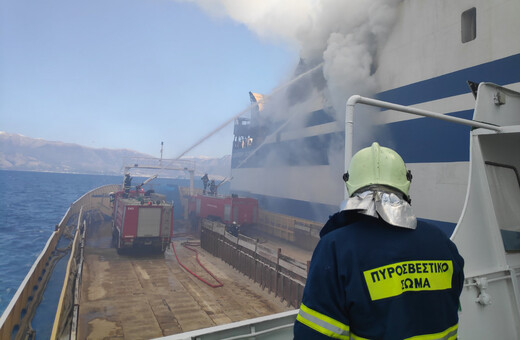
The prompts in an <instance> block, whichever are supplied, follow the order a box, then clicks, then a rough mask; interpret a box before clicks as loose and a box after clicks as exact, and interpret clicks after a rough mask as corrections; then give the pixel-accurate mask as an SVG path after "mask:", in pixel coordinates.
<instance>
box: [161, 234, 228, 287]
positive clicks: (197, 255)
mask: <svg viewBox="0 0 520 340" xmlns="http://www.w3.org/2000/svg"><path fill="white" fill-rule="evenodd" d="M171 244H172V248H173V253H174V254H175V258H176V259H177V262H179V264H180V265H181V267H182V268H184V269H186V270H187V271H188V272H189V273H190V274H191V275H193V276H195V277H196V278H197V279H199V280H200V281H202V282H204V283H205V284H207V285H208V286H210V287H211V288H219V287H223V286H224V284H223V283H222V282H220V281H219V279H217V278H216V276H215V275H213V273H211V272H210V271H209V270H208V269H207V268H206V267H204V265H203V264H202V263H201V262H200V260H199V252H198V251H197V250H195V249H193V248H190V247H189V246H195V245H198V244H194V243H193V242H184V243H182V246H183V247H184V248H186V249H188V250H191V251H192V252H194V253H195V258H196V259H197V262H198V263H199V265H200V266H201V267H202V269H204V270H205V271H206V273H208V274H209V275H210V276H211V277H212V278H214V279H215V281H217V282H218V283H219V284H218V285H214V284H211V283H209V282H208V281H206V280H204V279H203V278H201V277H200V276H198V275H197V274H195V273H194V272H192V271H191V270H189V269H188V267H186V266H185V265H183V264H182V263H181V261H180V260H179V257H178V256H177V251H176V250H175V244H174V243H173V242H172V243H171Z"/></svg>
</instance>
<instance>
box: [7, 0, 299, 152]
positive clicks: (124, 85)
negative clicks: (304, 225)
mask: <svg viewBox="0 0 520 340" xmlns="http://www.w3.org/2000/svg"><path fill="white" fill-rule="evenodd" d="M203 2H204V1H203ZM203 7H204V6H203V5H200V4H197V3H194V2H191V1H173V0H172V1H168V0H110V1H106V0H103V1H101V0H89V1H68V0H67V1H65V0H49V1H36V0H3V1H2V2H0V131H4V132H8V133H17V134H21V135H24V136H28V137H32V138H42V139H46V140H52V141H61V142H67V143H76V144H80V145H84V146H88V147H94V148H110V149H131V150H135V151H139V152H143V153H146V154H149V155H151V156H155V157H159V155H160V148H161V145H160V144H161V142H164V155H163V157H164V158H176V157H177V156H179V155H180V154H181V153H183V152H184V151H185V150H187V149H188V148H190V147H191V146H193V144H194V143H196V142H197V141H198V140H200V138H202V137H203V136H205V135H207V134H208V133H210V132H211V131H213V130H214V129H215V128H216V127H217V126H219V125H221V124H222V123H223V122H225V121H226V120H228V119H229V118H231V117H233V116H234V115H236V114H237V113H239V112H240V111H242V110H244V109H247V108H248V107H249V106H250V101H249V95H248V92H249V91H253V92H258V93H269V92H270V91H272V90H273V89H274V88H275V87H277V86H278V85H279V84H280V83H282V82H284V81H286V80H287V79H288V78H289V77H290V76H291V74H292V72H293V70H294V68H295V67H296V65H297V63H298V60H299V48H298V46H297V44H292V43H290V42H289V41H288V40H287V39H283V37H282V38H280V37H277V36H275V35H272V36H271V37H267V36H265V35H264V36H262V34H258V32H253V31H252V30H251V29H250V28H249V27H248V26H247V25H246V24H244V23H242V22H240V21H237V20H234V19H233V18H232V17H231V16H229V15H225V13H224V14H222V13H220V14H219V13H218V11H217V12H215V11H213V10H208V9H207V8H206V9H203ZM246 10H247V8H246ZM232 140H233V124H228V125H227V126H226V128H224V129H223V130H221V131H220V132H218V133H216V134H215V135H214V136H212V137H211V138H209V139H208V140H207V141H205V142H204V143H202V144H200V145H199V146H197V147H196V148H194V149H193V150H192V151H190V152H189V153H188V154H187V156H190V155H191V156H201V155H204V156H209V157H221V156H224V155H229V154H231V146H232Z"/></svg>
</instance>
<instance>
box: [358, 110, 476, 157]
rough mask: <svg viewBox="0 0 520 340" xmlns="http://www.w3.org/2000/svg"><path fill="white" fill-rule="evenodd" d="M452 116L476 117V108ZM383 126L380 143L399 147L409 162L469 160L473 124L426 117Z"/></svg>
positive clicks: (396, 148) (394, 147)
mask: <svg viewBox="0 0 520 340" xmlns="http://www.w3.org/2000/svg"><path fill="white" fill-rule="evenodd" d="M449 116H453V117H459V118H465V119H472V118H473V110H467V111H460V112H456V113H453V114H449ZM380 129H381V131H380V132H381V133H380V134H379V137H378V141H379V144H381V145H383V146H386V147H389V148H392V149H395V150H397V152H399V154H400V155H401V157H403V159H404V161H405V162H406V163H435V162H465V161H469V140H470V129H471V128H470V127H469V126H466V125H460V124H454V123H450V122H446V121H442V120H438V119H432V118H426V117H425V118H418V119H412V120H406V121H400V122H395V123H390V124H387V125H385V126H381V127H380ZM354 133H355V132H354ZM366 146H368V145H366Z"/></svg>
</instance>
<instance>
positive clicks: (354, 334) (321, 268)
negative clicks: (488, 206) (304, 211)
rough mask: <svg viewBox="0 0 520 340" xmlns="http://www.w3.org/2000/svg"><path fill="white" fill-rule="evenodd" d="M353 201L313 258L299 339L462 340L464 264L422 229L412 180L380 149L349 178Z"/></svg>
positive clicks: (368, 153) (361, 156) (443, 240)
mask: <svg viewBox="0 0 520 340" xmlns="http://www.w3.org/2000/svg"><path fill="white" fill-rule="evenodd" d="M343 179H344V181H345V184H346V186H347V190H348V193H349V196H350V198H349V199H348V200H347V201H346V202H344V203H343V204H342V207H341V208H342V209H341V211H340V212H338V213H336V214H334V215H333V216H331V217H330V218H329V220H328V221H327V223H326V224H325V226H324V227H323V229H322V230H321V232H320V237H321V239H320V241H319V243H318V245H317V246H316V249H315V250H314V254H313V256H312V261H311V265H310V268H309V274H308V277H307V283H306V285H305V289H304V293H303V299H302V304H301V306H300V311H299V314H298V316H297V318H296V322H295V324H294V338H295V339H305V340H307V339H330V338H336V339H408V338H413V339H417V340H419V339H455V338H456V337H457V330H458V308H459V296H460V293H461V291H462V287H463V284H464V273H463V266H464V260H463V259H462V257H461V256H460V255H459V253H458V251H457V248H456V246H455V244H454V243H453V242H452V241H451V240H450V239H449V238H448V236H447V235H446V234H444V233H443V232H442V231H441V230H440V229H438V228H437V227H435V226H433V225H431V224H429V223H427V222H423V221H417V219H416V217H415V215H414V214H413V211H412V207H411V205H410V196H409V188H410V183H411V180H412V176H411V172H410V171H408V170H407V169H406V166H405V163H404V162H403V160H402V158H401V156H399V155H398V154H397V153H396V152H395V151H393V150H392V149H389V148H385V147H381V146H379V144H378V143H373V144H372V146H371V147H368V148H365V149H363V150H361V151H359V152H358V153H356V154H355V155H354V157H352V160H351V163H350V167H349V170H348V172H347V173H346V174H345V175H344V176H343Z"/></svg>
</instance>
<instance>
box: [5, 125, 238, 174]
mask: <svg viewBox="0 0 520 340" xmlns="http://www.w3.org/2000/svg"><path fill="white" fill-rule="evenodd" d="M136 157H145V158H151V157H152V156H150V155H147V154H143V153H139V152H136V151H132V150H127V149H96V148H90V147H86V146H81V145H78V144H70V143H63V142H54V141H47V140H43V139H35V138H30V137H25V136H22V135H18V134H11V133H6V132H0V169H5V170H24V171H50V172H69V173H89V174H107V175H117V174H121V173H122V166H123V162H124V160H125V159H129V158H136ZM187 159H189V160H192V161H194V162H195V167H196V175H197V176H201V175H203V174H204V172H208V173H209V174H212V175H214V176H219V177H226V176H229V172H230V166H231V156H224V157H222V158H209V157H189V158H187Z"/></svg>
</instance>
